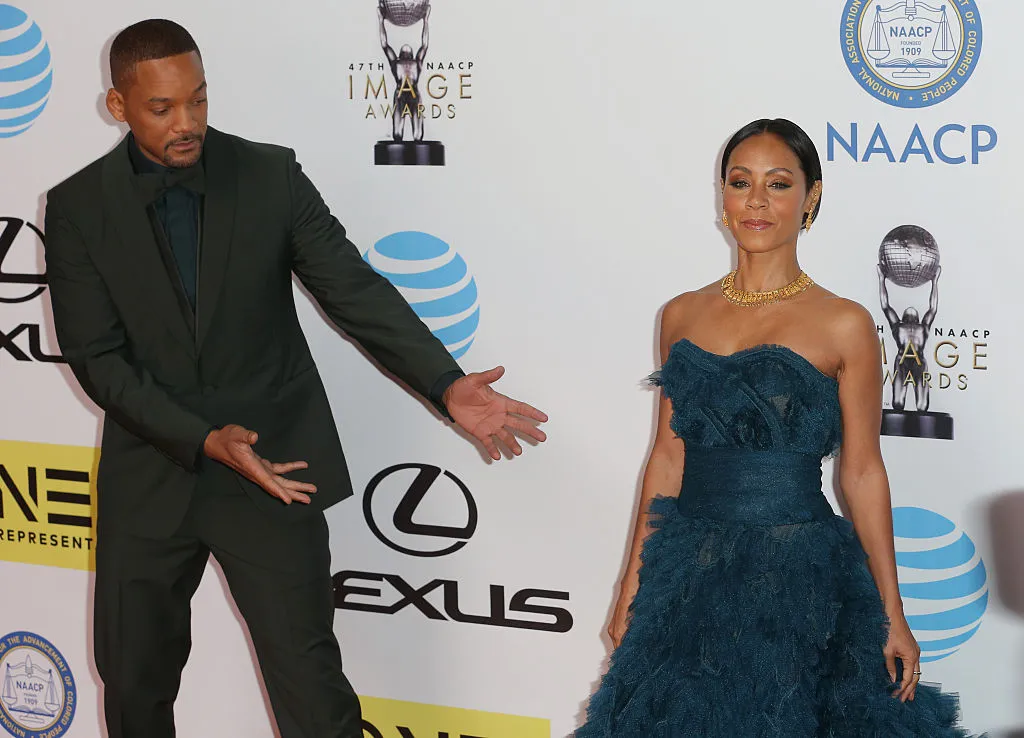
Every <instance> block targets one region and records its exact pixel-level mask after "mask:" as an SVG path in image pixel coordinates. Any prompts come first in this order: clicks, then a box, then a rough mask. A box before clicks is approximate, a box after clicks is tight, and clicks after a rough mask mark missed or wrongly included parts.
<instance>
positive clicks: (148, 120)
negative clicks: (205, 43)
mask: <svg viewBox="0 0 1024 738" xmlns="http://www.w3.org/2000/svg"><path fill="white" fill-rule="evenodd" d="M123 86H124V87H125V88H126V89H124V90H117V89H111V90H110V91H108V92H107V109H108V110H109V111H110V114H111V115H113V116H114V118H115V119H117V120H119V121H121V122H122V123H127V124H128V125H129V127H130V128H131V129H132V133H133V134H135V140H136V141H137V142H138V144H139V148H140V149H141V150H142V153H143V154H145V155H146V156H147V157H148V158H150V159H152V160H153V161H155V162H157V163H159V164H163V165H164V166H165V167H173V168H182V167H189V166H192V165H193V164H195V163H196V162H198V161H199V157H200V156H202V153H203V140H204V139H205V138H206V113H207V109H206V74H205V72H204V70H203V62H202V60H201V59H200V58H199V55H198V54H197V53H195V52H189V53H187V54H178V55H177V56H168V57H165V58H163V59H153V60H150V61H144V62H140V63H139V64H137V65H136V66H135V70H134V74H132V75H130V77H129V79H128V80H127V81H126V82H125V83H124V85H123Z"/></svg>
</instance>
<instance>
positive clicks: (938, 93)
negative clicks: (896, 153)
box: [839, 0, 982, 108]
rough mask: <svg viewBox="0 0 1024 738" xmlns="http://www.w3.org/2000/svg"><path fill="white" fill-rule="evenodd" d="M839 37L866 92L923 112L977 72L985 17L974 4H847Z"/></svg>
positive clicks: (937, 0)
mask: <svg viewBox="0 0 1024 738" xmlns="http://www.w3.org/2000/svg"><path fill="white" fill-rule="evenodd" d="M839 38H840V43H841V44H842V48H843V55H844V57H845V59H846V66H847V67H848V68H849V70H850V73H851V74H852V75H853V77H854V79H856V80H857V82H858V83H859V84H860V86H861V87H862V88H864V90H866V91H867V92H868V93H870V94H871V95H873V96H874V97H876V98H877V99H879V100H881V101H882V102H885V103H888V104H889V105H895V106H897V107H901V108H924V107H928V106H929V105H934V104H935V103H938V102H941V101H942V100H944V99H945V98H947V97H949V96H951V95H953V94H955V93H956V92H957V91H958V90H959V89H960V88H961V87H963V86H964V85H965V84H966V83H967V80H969V79H970V77H971V75H972V74H973V73H974V68H975V67H976V66H977V65H978V57H979V56H980V54H981V40H982V28H981V14H980V13H979V11H978V6H977V4H976V2H975V0H955V1H954V0H930V2H924V1H923V0H895V1H894V0H847V2H846V5H845V8H844V10H843V16H842V21H841V23H840V28H839Z"/></svg>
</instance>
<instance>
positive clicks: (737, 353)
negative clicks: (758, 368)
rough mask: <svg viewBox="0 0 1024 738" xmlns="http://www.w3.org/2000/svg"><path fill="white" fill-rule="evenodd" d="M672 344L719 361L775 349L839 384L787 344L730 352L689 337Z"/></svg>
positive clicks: (765, 345) (751, 347) (768, 344)
mask: <svg viewBox="0 0 1024 738" xmlns="http://www.w3.org/2000/svg"><path fill="white" fill-rule="evenodd" d="M672 345H673V347H675V346H680V345H682V346H689V347H690V348H691V349H693V350H694V351H697V352H698V353H699V354H701V355H702V356H705V357H708V358H711V359H718V360H720V361H727V360H730V359H741V358H743V357H745V356H749V355H751V354H757V353H762V352H765V351H777V352H780V353H782V354H784V355H786V356H790V357H792V358H793V359H795V360H796V361H797V362H798V363H800V364H802V365H803V366H804V367H805V368H807V369H810V370H811V371H813V372H814V373H815V374H817V375H818V376H820V377H822V378H823V379H827V380H828V381H829V382H831V383H833V384H834V385H836V386H837V387H838V386H839V380H838V379H836V378H835V377H833V376H832V375H831V374H826V373H825V372H823V371H822V370H821V369H819V368H818V367H817V366H816V365H815V364H814V363H813V362H812V361H811V360H810V359H808V358H807V357H806V356H804V355H803V354H800V353H798V352H796V351H794V350H793V349H791V348H790V347H789V346H783V345H782V344H779V343H758V344H755V345H753V346H748V347H747V348H743V349H740V350H738V351H733V352H732V353H731V354H716V353H715V352H714V351H708V350H707V349H705V348H701V347H700V346H698V345H697V344H695V343H694V342H693V341H691V340H690V339H689V338H680V339H679V340H678V341H676V342H675V343H674V344H672Z"/></svg>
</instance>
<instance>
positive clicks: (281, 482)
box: [203, 425, 316, 505]
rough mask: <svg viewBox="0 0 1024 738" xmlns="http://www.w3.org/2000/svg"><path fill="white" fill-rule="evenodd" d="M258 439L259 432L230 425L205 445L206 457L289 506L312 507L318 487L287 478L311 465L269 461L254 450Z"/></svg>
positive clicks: (301, 462)
mask: <svg viewBox="0 0 1024 738" xmlns="http://www.w3.org/2000/svg"><path fill="white" fill-rule="evenodd" d="M258 438H259V436H258V435H257V434H256V432H255V431H251V430H247V429H245V428H243V427H242V426H240V425H226V426H224V427H223V428H221V429H220V430H214V431H210V434H209V435H208V436H207V437H206V441H205V442H204V443H203V453H204V454H206V455H207V456H209V457H210V458H211V459H213V460H214V461H219V462H220V463H222V464H224V465H225V466H227V467H230V468H231V469H234V470H235V471H236V472H238V473H239V474H241V475H242V476H243V477H245V478H246V479H248V480H249V481H250V482H253V483H255V484H258V485H259V486H260V487H262V488H263V489H264V490H265V491H266V492H267V494H270V495H273V496H274V497H276V498H278V499H279V500H281V501H282V502H283V503H284V504H286V505H290V504H292V503H293V502H301V503H303V504H306V505H308V504H309V495H311V494H313V493H314V492H316V486H315V485H313V484H309V483H308V482H297V481H295V480H294V479H287V478H286V477H285V476H284V475H285V474H288V473H290V472H293V471H298V470H299V469H305V468H306V467H307V466H308V464H307V463H306V462H305V461H288V462H285V463H283V464H275V463H273V462H270V461H267V460H266V459H264V458H262V457H260V456H259V455H258V454H257V453H256V452H255V451H254V450H253V448H252V446H253V444H254V443H256V441H257V439H258Z"/></svg>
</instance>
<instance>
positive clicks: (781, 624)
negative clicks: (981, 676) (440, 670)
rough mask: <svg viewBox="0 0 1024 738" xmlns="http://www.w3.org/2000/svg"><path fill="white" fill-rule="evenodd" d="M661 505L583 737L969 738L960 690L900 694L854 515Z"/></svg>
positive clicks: (668, 501) (579, 734)
mask: <svg viewBox="0 0 1024 738" xmlns="http://www.w3.org/2000/svg"><path fill="white" fill-rule="evenodd" d="M651 513H652V517H653V518H654V520H655V521H656V522H655V525H656V530H654V531H653V532H652V533H651V535H650V536H648V538H647V541H646V543H645V545H644V550H643V554H642V563H643V566H642V569H641V573H640V588H639V591H638V593H637V596H636V598H635V600H634V602H633V610H632V619H631V621H630V626H629V629H628V631H627V633H626V635H625V637H624V638H623V640H622V643H621V645H620V646H619V648H618V649H617V650H616V651H615V653H614V654H613V655H612V659H611V665H610V668H609V670H608V672H607V674H606V675H605V676H604V678H603V679H602V681H601V685H600V687H599V689H598V691H597V692H596V693H595V694H594V695H593V697H592V699H591V701H590V705H589V708H588V711H587V722H586V724H585V725H584V726H583V727H581V728H579V729H578V730H577V731H576V733H575V736H576V738H597V737H598V736H601V737H606V736H608V737H610V736H614V738H629V737H633V736H635V737H636V738H641V737H642V738H670V737H671V738H683V737H689V736H693V738H697V737H698V736H699V737H700V738H769V737H770V738H811V737H818V736H821V737H828V738H954V737H958V738H962V737H963V736H967V733H966V732H965V731H963V730H961V729H959V728H957V727H956V720H957V713H958V704H957V700H956V697H955V696H953V695H950V694H944V693H941V692H940V691H938V690H937V689H935V688H933V687H929V686H926V685H919V687H918V689H917V694H916V698H915V699H914V700H913V701H908V702H906V703H901V702H900V701H899V700H898V699H896V698H894V697H892V696H891V695H892V693H893V691H894V690H893V684H892V683H891V682H890V680H889V675H888V673H887V671H886V667H885V660H884V656H883V653H882V650H883V647H884V645H885V642H886V637H887V620H886V617H885V613H884V610H883V607H882V603H881V600H880V598H879V594H878V590H877V588H876V586H875V583H874V580H873V579H872V577H871V574H870V572H869V571H868V568H867V565H866V559H865V555H864V552H863V550H862V548H861V546H860V543H859V541H858V540H857V538H856V536H855V534H854V532H853V528H852V526H851V525H850V524H849V523H848V522H847V521H846V520H844V519H842V518H839V517H836V516H831V518H828V519H824V520H814V521H811V522H806V523H796V524H790V525H777V526H764V527H761V526H750V525H738V524H734V523H729V522H721V521H717V520H712V519H708V518H702V517H692V516H684V515H683V514H681V513H680V512H679V509H678V507H677V501H676V499H675V498H658V499H656V500H655V501H654V502H653V504H652V507H651ZM897 663H898V662H897ZM899 677H900V675H899V674H897V681H898V680H899ZM925 677H926V678H927V675H925Z"/></svg>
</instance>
